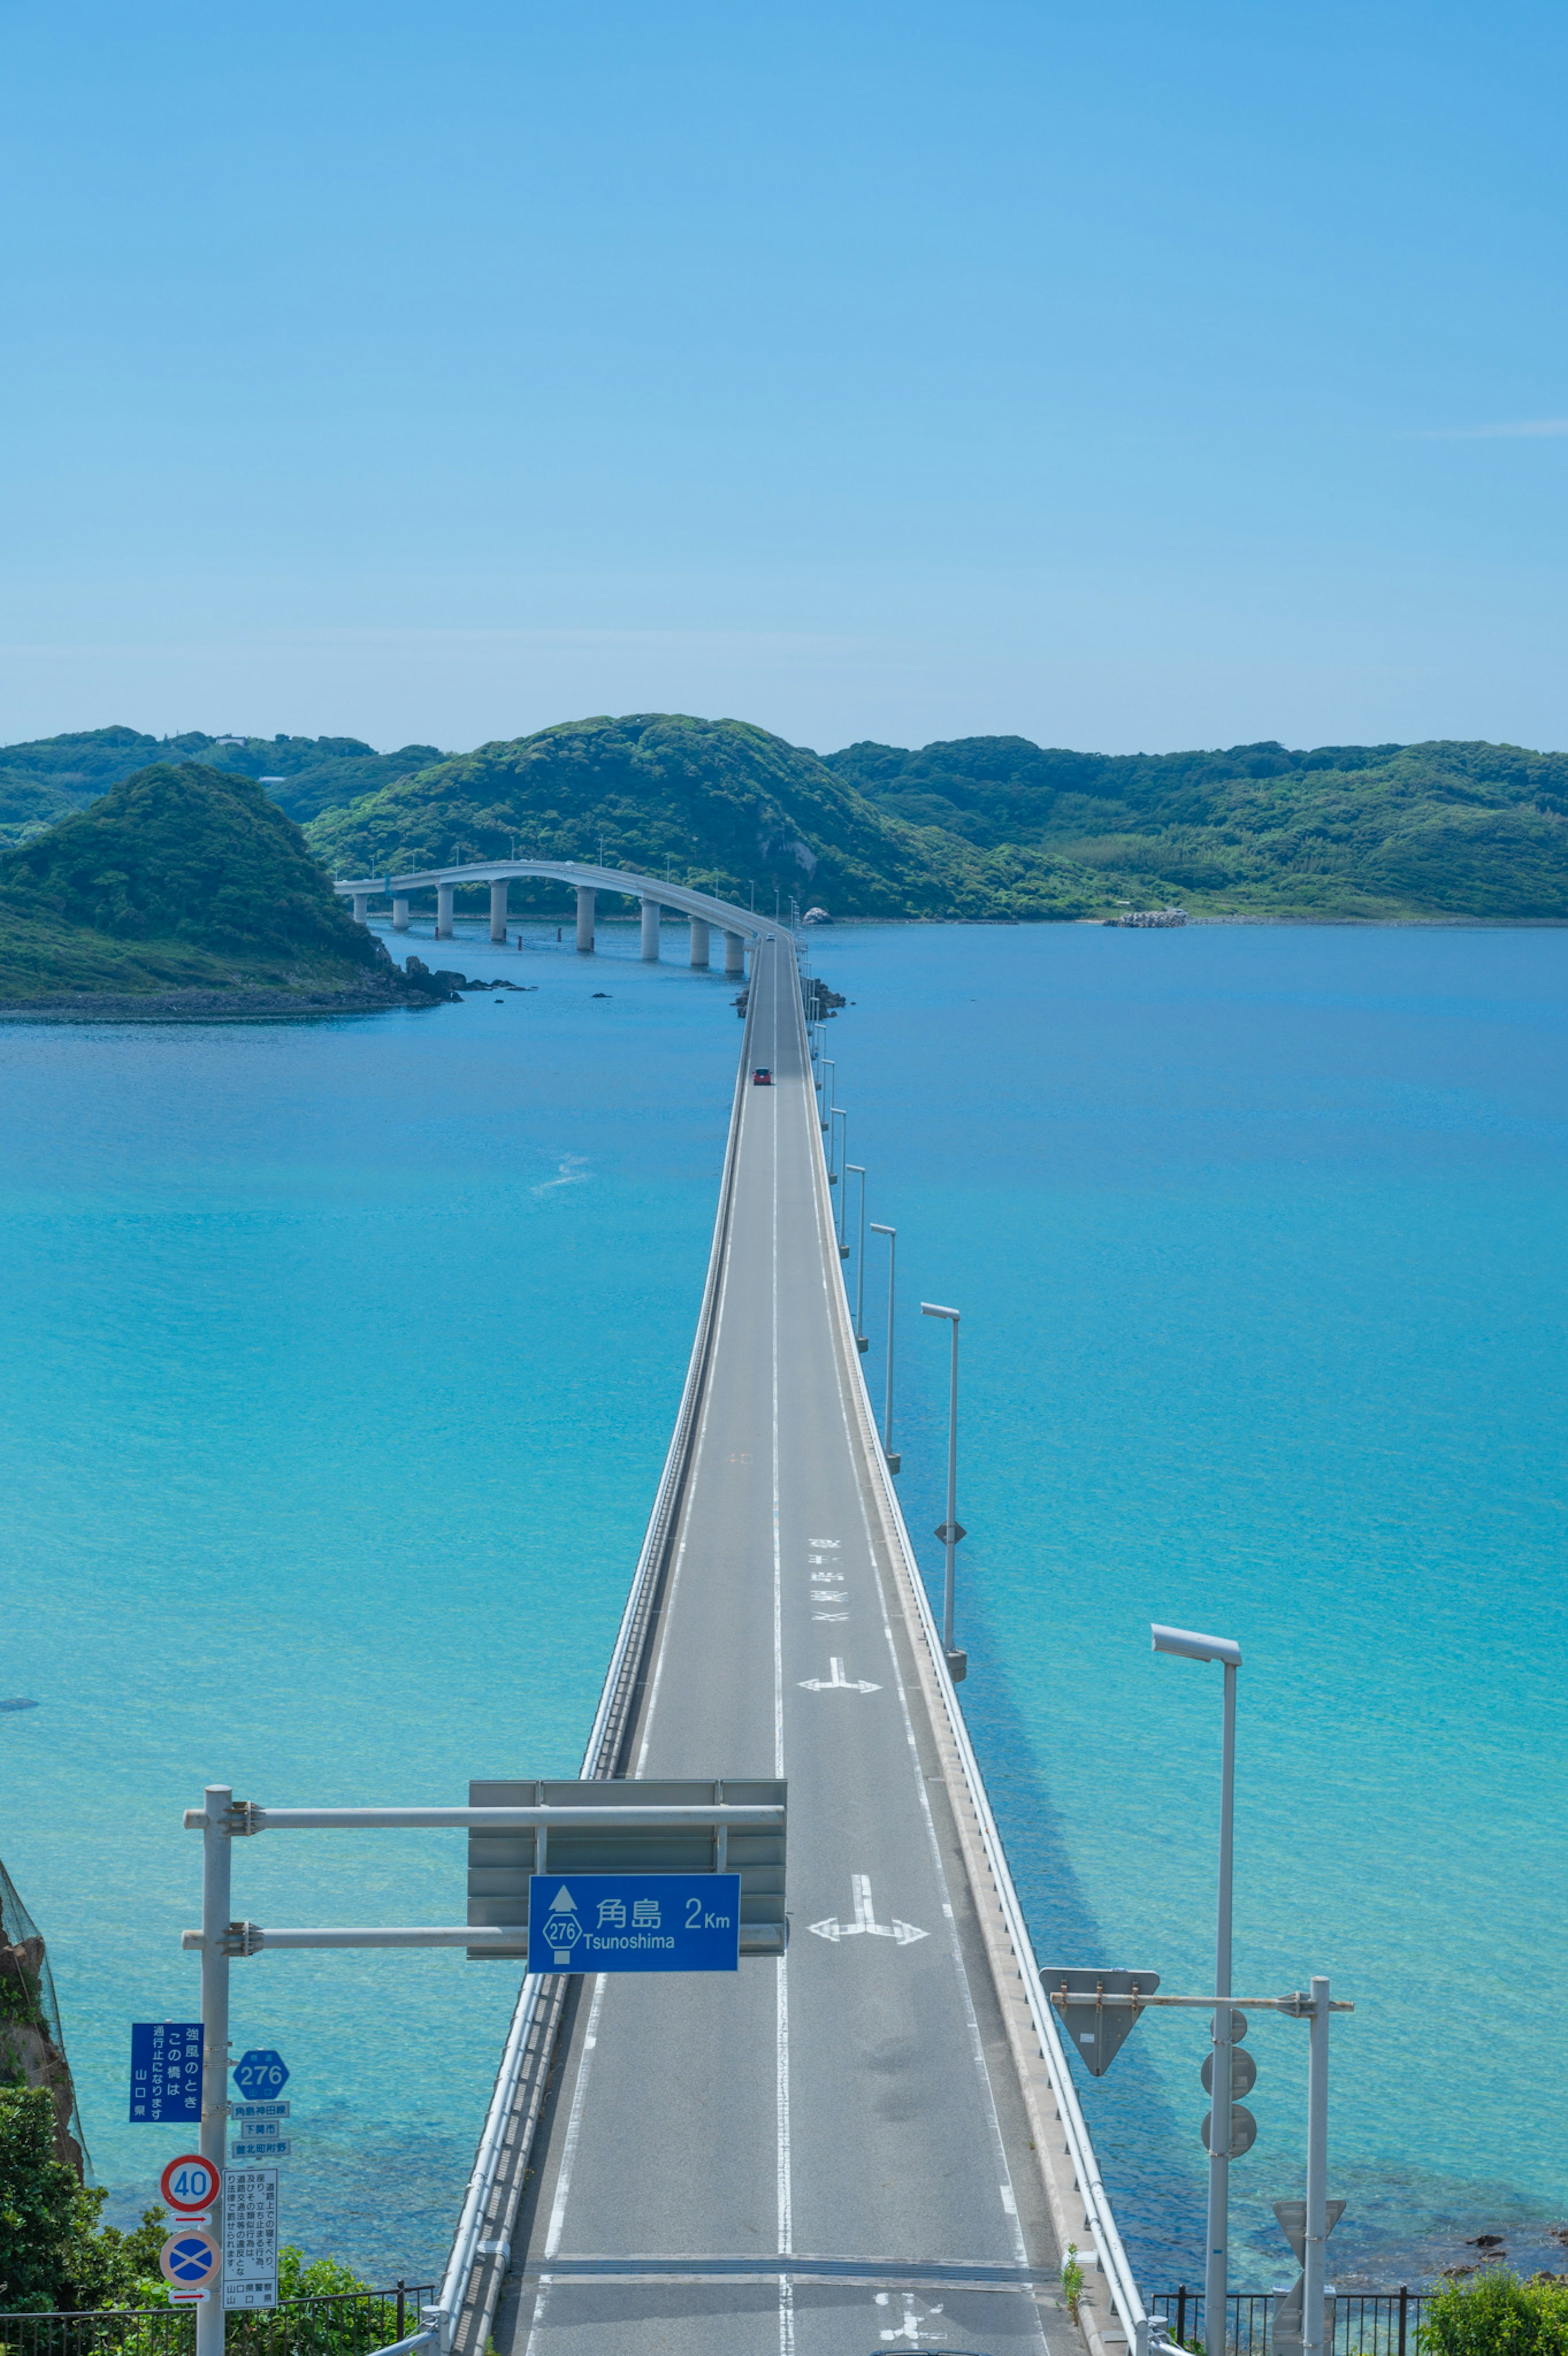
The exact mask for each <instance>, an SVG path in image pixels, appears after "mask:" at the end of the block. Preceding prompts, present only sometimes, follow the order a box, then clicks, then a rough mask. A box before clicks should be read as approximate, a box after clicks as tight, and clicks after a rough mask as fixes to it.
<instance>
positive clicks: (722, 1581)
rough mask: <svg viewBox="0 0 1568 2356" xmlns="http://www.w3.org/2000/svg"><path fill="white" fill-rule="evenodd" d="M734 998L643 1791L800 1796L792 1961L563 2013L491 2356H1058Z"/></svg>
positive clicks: (1012, 2146)
mask: <svg viewBox="0 0 1568 2356" xmlns="http://www.w3.org/2000/svg"><path fill="white" fill-rule="evenodd" d="M752 989H753V994H754V1001H755V1011H754V1017H753V1025H752V1060H753V1062H754V1063H767V1064H770V1066H771V1068H772V1071H773V1076H774V1083H775V1085H774V1086H773V1087H771V1088H758V1087H747V1088H746V1091H745V1096H744V1105H743V1109H742V1113H741V1138H740V1146H739V1158H738V1163H737V1179H736V1203H735V1210H734V1215H733V1219H732V1222H731V1230H730V1237H729V1248H728V1252H727V1257H726V1262H725V1268H724V1271H723V1278H722V1294H721V1301H720V1307H719V1323H718V1332H717V1337H716V1343H715V1347H714V1355H713V1360H712V1367H711V1373H710V1377H709V1381H708V1385H707V1391H706V1396H705V1398H704V1401H703V1414H702V1422H701V1427H700V1433H699V1438H698V1441H697V1446H696V1451H695V1455H694V1459H693V1467H692V1472H691V1476H690V1479H689V1481H688V1484H687V1491H686V1496H685V1500H684V1505H683V1510H682V1521H681V1525H680V1530H679V1537H678V1540H677V1554H676V1559H675V1563H674V1567H673V1570H672V1573H671V1581H670V1585H669V1588H668V1590H667V1593H666V1598H665V1603H664V1608H663V1612H662V1615H661V1623H660V1633H659V1639H658V1652H657V1658H656V1665H655V1669H654V1674H653V1676H652V1679H651V1682H650V1687H649V1688H648V1693H647V1699H646V1702H645V1706H644V1711H643V1718H642V1722H641V1725H640V1728H639V1749H638V1754H637V1760H636V1767H635V1771H634V1772H637V1773H639V1774H645V1775H672V1776H675V1775H703V1776H716V1775H726V1776H728V1775H735V1776H768V1775H787V1776H788V1777H789V1917H790V1938H789V1954H788V1955H787V1957H786V1958H785V1959H784V1960H783V1961H781V1962H780V1961H778V1960H775V1959H773V1958H756V1959H752V1958H743V1959H742V1962H741V1965H740V1969H739V1971H738V1973H736V1974H735V1975H733V1976H732V1975H711V1976H701V1977H697V1976H693V1977H690V1978H683V1977H671V1978H664V1977H660V1976H650V1977H647V1978H638V1977H625V1978H622V1977H618V1976H606V1977H604V1978H600V1979H584V1980H582V1981H579V1982H578V1983H577V1984H576V1986H575V1992H574V1996H573V1999H572V2010H571V2015H570V2019H569V2027H568V2029H567V2032H566V2035H565V2040H564V2062H563V2065H562V2066H561V2068H560V2069H559V2070H558V2072H557V2073H556V2077H555V2081H554V2084H553V2093H552V2096H551V2101H550V2104H549V2107H548V2111H547V2114H546V2118H545V2123H544V2126H543V2129H542V2150H541V2152H540V2153H539V2155H538V2158H537V2164H536V2167H535V2170H534V2174H533V2178H532V2185H531V2190H530V2192H529V2195H528V2197H527V2199H526V2201H525V2202H524V2206H523V2211H522V2213H521V2216H520V2218H519V2221H518V2226H517V2231H516V2233H515V2234H514V2239H513V2256H512V2265H511V2271H510V2275H509V2277H508V2282H507V2286H506V2289H505V2292H504V2294H503V2297H502V2301H501V2305H500V2308H499V2314H498V2317H497V2321H496V2327H495V2340H496V2343H497V2346H498V2348H499V2351H501V2356H590V2351H591V2356H623V2351H624V2356H633V2351H637V2356H650V2351H659V2356H663V2351H671V2356H673V2351H681V2356H793V2351H799V2356H870V2352H871V2351H881V2350H885V2349H889V2348H893V2349H897V2348H908V2347H919V2348H924V2349H928V2350H929V2349H933V2348H942V2349H950V2348H961V2349H972V2350H980V2351H994V2356H1004V2351H1005V2356H1014V2351H1017V2356H1023V2351H1030V2356H1036V2351H1040V2350H1042V2349H1043V2347H1044V2346H1045V2344H1046V2342H1045V2334H1046V2331H1047V2329H1048V2331H1049V2336H1050V2340H1051V2342H1052V2343H1053V2345H1054V2346H1055V2348H1056V2349H1057V2350H1058V2351H1061V2350H1063V2349H1066V2348H1067V2347H1069V2345H1071V2344H1073V2343H1074V2342H1076V2334H1071V2335H1070V2338H1069V2327H1068V2326H1067V2323H1066V2319H1065V2318H1060V2317H1058V2315H1057V2314H1056V2313H1055V2311H1054V2309H1053V2308H1051V2306H1050V2303H1049V2293H1050V2289H1051V2286H1054V2284H1055V2280H1056V2276H1057V2266H1058V2253H1057V2250H1056V2246H1055V2244H1054V2240H1053V2237H1052V2234H1051V2229H1050V2224H1049V2222H1048V2218H1047V2212H1046V2208H1045V2201H1044V2196H1043V2193H1042V2191H1041V2190H1040V2185H1039V2178H1038V2172H1037V2169H1036V2164H1035V2162H1034V2159H1033V2156H1032V2154H1031V2153H1030V2151H1029V2149H1028V2146H1027V2136H1026V2127H1025V2125H1024V2117H1023V2111H1022V2105H1021V2104H1020V2102H1019V2099H1018V2096H1017V2093H1016V2089H1015V2083H1014V2081H1013V2079H1012V2075H1011V2069H1010V2063H1009V2061H1008V2056H1007V2051H1006V2046H1005V2041H1004V2035H1003V2030H1002V2026H1001V2021H1000V2017H999V2015H998V2012H997V2008H996V2002H995V1997H994V1993H993V1987H992V1983H991V1979H990V1975H989V1971H988V1969H987V1966H986V1964H985V1962H984V1959H983V1951H982V1948H981V1945H980V1940H979V1933H978V1929H977V1926H976V1922H975V1919H974V1914H973V1909H972V1902H971V1899H970V1894H969V1890H968V1888H967V1883H966V1880H965V1877H964V1874H963V1870H962V1867H961V1862H960V1858H959V1852H958V1847H957V1841H956V1837H955V1835H954V1832H953V1828H952V1825H951V1821H950V1816H949V1815H948V1810H947V1800H946V1789H945V1786H944V1785H943V1783H941V1781H940V1773H939V1770H938V1762H937V1759H936V1754H935V1751H934V1746H933V1744H932V1742H931V1739H930V1734H929V1728H928V1726H927V1725H926V1722H925V1713H924V1705H923V1702H922V1699H921V1696H920V1691H919V1687H918V1680H917V1678H916V1676H915V1673H914V1668H913V1663H912V1660H911V1657H910V1655H909V1648H908V1636H907V1633H906V1631H905V1628H904V1626H903V1623H902V1621H901V1619H900V1618H899V1617H898V1616H897V1602H896V1598H895V1594H894V1590H893V1588H892V1585H891V1581H890V1579H889V1576H888V1565H887V1563H886V1559H885V1558H884V1556H883V1550H882V1547H881V1546H880V1544H879V1542H878V1541H876V1540H875V1539H874V1536H873V1532H874V1528H875V1520H874V1516H873V1515H871V1514H870V1512H869V1511H868V1502H867V1501H868V1499H869V1498H870V1496H871V1494H872V1485H871V1484H872V1481H873V1477H874V1476H873V1473H872V1471H871V1468H870V1467H869V1466H868V1465H867V1464H866V1463H865V1462H864V1461H863V1460H862V1458H861V1455H860V1453H859V1443H858V1441H857V1438H856V1433H855V1428H854V1423H853V1421H852V1419H850V1418H849V1417H848V1416H847V1415H846V1414H845V1412H844V1399H845V1397H846V1392H847V1387H848V1385H849V1384H850V1383H851V1382H853V1381H854V1380H857V1379H858V1376H857V1374H856V1373H855V1371H854V1368H853V1364H852V1363H846V1361H852V1359H853V1353H852V1352H851V1351H848V1350H844V1349H843V1347H842V1345H841V1343H840V1340H839V1338H838V1336H837V1334H836V1333H835V1327H834V1323H833V1321H832V1318H831V1316H830V1313H829V1310H830V1298H831V1296H830V1291H829V1288H830V1287H831V1286H832V1285H836V1284H838V1283H839V1282H840V1273H839V1260H838V1251H837V1246H836V1243H835V1242H834V1240H833V1238H832V1232H831V1228H830V1227H829V1226H828V1225H827V1223H826V1220H825V1218H824V1215H823V1212H822V1205H821V1199H820V1194H819V1191H818V1188H817V1185H816V1183H815V1182H814V1178H813V1170H812V1157H813V1156H814V1155H816V1154H817V1153H818V1152H819V1151H820V1146H819V1136H818V1130H817V1128H816V1119H817V1115H816V1106H815V1098H814V1096H813V1093H812V1089H811V1080H810V1078H809V1076H808V1064H807V1051H806V1039H805V1033H804V1027H803V1024H802V1022H801V1019H800V992H799V986H798V983H797V980H796V972H795V963H794V957H793V953H792V949H791V948H790V944H789V939H788V937H787V936H785V935H783V934H780V935H779V937H778V938H777V939H776V940H775V941H774V942H773V944H772V945H771V946H764V947H763V948H761V949H760V950H759V952H758V955H757V969H756V972H755V975H754V979H753V983H752ZM1033 2285H1038V2286H1040V2289H1041V2291H1042V2292H1043V2293H1044V2294H1046V2296H1045V2297H1044V2298H1043V2299H1041V2298H1037V2297H1036V2296H1035V2294H1034V2291H1033V2289H1032V2288H1031V2286H1033Z"/></svg>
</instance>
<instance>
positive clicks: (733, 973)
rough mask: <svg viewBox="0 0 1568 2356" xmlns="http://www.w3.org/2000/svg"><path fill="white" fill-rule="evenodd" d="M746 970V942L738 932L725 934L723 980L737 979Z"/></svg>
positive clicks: (739, 978)
mask: <svg viewBox="0 0 1568 2356" xmlns="http://www.w3.org/2000/svg"><path fill="white" fill-rule="evenodd" d="M745 972H746V943H745V941H744V940H743V939H742V938H741V937H740V935H739V934H738V933H726V934H725V980H726V981H739V980H741V978H742V976H743V975H744V974H745Z"/></svg>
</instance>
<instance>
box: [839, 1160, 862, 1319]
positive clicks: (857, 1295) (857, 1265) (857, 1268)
mask: <svg viewBox="0 0 1568 2356" xmlns="http://www.w3.org/2000/svg"><path fill="white" fill-rule="evenodd" d="M844 1170H845V1173H846V1174H847V1173H848V1172H850V1171H851V1170H853V1171H854V1174H855V1176H856V1177H857V1178H858V1179H859V1181H860V1248H859V1250H858V1252H857V1253H856V1255H855V1262H854V1339H855V1345H856V1347H857V1348H858V1349H862V1350H864V1349H865V1170H864V1169H863V1168H862V1166H861V1164H860V1163H859V1162H845V1163H844Z"/></svg>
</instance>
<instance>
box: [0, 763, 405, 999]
mask: <svg viewBox="0 0 1568 2356" xmlns="http://www.w3.org/2000/svg"><path fill="white" fill-rule="evenodd" d="M433 987H434V985H433V984H425V983H422V982H421V981H420V980H418V978H417V977H416V978H414V979H413V980H410V978H409V977H408V976H407V975H405V974H403V973H400V972H399V971H398V969H397V968H396V967H394V966H393V964H392V959H391V958H389V957H388V955H387V952H386V949H385V948H384V947H383V945H382V944H381V941H380V939H379V938H377V937H375V936H374V935H373V934H371V933H370V932H369V931H368V930H367V929H366V927H365V926H363V925H357V924H355V922H354V921H353V918H352V916H350V914H349V911H348V909H347V908H345V906H344V905H343V903H342V902H341V901H340V900H339V899H338V898H337V897H336V895H335V894H334V893H333V890H332V886H331V883H330V882H329V881H328V877H327V875H326V873H324V872H323V870H322V868H321V866H320V864H319V862H317V860H316V859H315V858H314V857H313V856H312V855H311V852H310V851H309V850H308V849H307V848H306V842H305V839H304V837H303V835H302V834H301V833H300V830H299V829H298V827H297V826H295V823H294V820H293V819H290V818H288V817H285V814H284V812H283V811H282V810H281V809H278V807H277V805H276V803H275V802H273V801H269V799H268V798H267V796H266V795H265V794H264V793H263V790H262V788H261V787H260V786H258V785H255V784H252V781H251V780H250V779H249V778H248V777H243V776H224V775H222V774H221V773H220V771H218V770H216V769H210V768H205V767H203V766H200V765H199V764H198V763H194V762H182V763H178V764H176V763H173V762H158V763H155V764H153V765H152V766H149V767H146V768H143V769H139V770H137V771H136V772H135V773H134V775H133V776H129V777H127V778H124V780H123V781H122V782H121V783H120V784H118V785H116V786H114V787H112V789H111V790H110V791H109V792H108V793H106V794H104V795H102V797H101V798H98V799H97V800H95V801H93V802H91V803H90V804H89V806H88V808H87V809H81V810H76V811H73V812H72V813H71V814H70V817H68V818H65V819H61V820H60V821H59V824H58V825H57V826H52V827H48V828H46V829H45V830H44V831H43V832H41V833H39V834H36V835H34V836H33V837H32V838H31V840H30V841H27V842H25V843H23V844H21V845H20V846H18V847H17V848H16V849H15V850H12V851H5V852H0V1005H4V1006H5V1007H7V1008H11V1009H20V1010H22V1011H24V1012H35V1013H81V1012H91V1013H96V1014H105V1015H113V1014H119V1013H127V1012H134V1013H139V1014H142V1015H146V1014H153V1013H168V1014H173V1015H179V1014H184V1015H192V1014H194V1015H204V1014H220V1015H227V1016H234V1015H245V1014H249V1015H258V1016H277V1015H285V1014H296V1013H297V1014H303V1013H346V1012H347V1013H358V1012H371V1011H373V1010H375V1009H378V1008H381V1007H386V1006H393V1005H403V1004H421V1003H425V1004H427V1003H429V1001H430V991H431V989H432V988H433ZM442 994H445V992H443V993H442Z"/></svg>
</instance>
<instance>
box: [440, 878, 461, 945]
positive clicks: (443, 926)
mask: <svg viewBox="0 0 1568 2356" xmlns="http://www.w3.org/2000/svg"><path fill="white" fill-rule="evenodd" d="M456 889H457V887H456V884H455V883H437V885H436V886H435V937H436V939H437V940H438V941H449V940H450V939H451V937H452V898H453V894H455V893H456Z"/></svg>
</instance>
